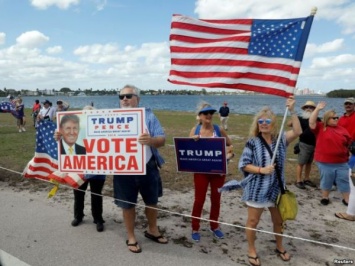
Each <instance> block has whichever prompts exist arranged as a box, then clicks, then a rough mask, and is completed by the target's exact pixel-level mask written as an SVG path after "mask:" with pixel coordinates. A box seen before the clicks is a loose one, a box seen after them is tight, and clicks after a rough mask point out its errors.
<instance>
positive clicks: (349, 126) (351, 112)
mask: <svg viewBox="0 0 355 266" xmlns="http://www.w3.org/2000/svg"><path fill="white" fill-rule="evenodd" d="M344 109H345V113H344V115H343V116H342V117H340V118H339V122H338V125H339V126H342V127H344V128H346V130H347V131H348V132H349V134H350V136H351V138H352V140H353V141H355V99H354V97H351V98H347V99H345V101H344Z"/></svg>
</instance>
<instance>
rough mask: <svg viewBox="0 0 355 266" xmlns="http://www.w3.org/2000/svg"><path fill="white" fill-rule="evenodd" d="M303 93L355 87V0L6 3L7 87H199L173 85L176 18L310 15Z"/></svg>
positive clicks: (1, 71) (3, 55)
mask: <svg viewBox="0 0 355 266" xmlns="http://www.w3.org/2000/svg"><path fill="white" fill-rule="evenodd" d="M313 7H317V13H316V15H315V18H314V21H313V25H312V29H311V32H310V36H309V39H308V44H307V47H306V51H305V55H304V59H303V62H302V66H301V71H300V75H299V77H298V82H297V88H298V89H305V88H309V89H312V90H314V91H316V92H323V93H325V92H328V91H331V90H335V89H355V15H354V14H355V1H353V0H336V1H334V0H308V1H305V0H293V1H285V0H269V1H265V0H248V1H245V0H194V1H193V0H0V17H1V23H0V89H2V90H3V89H4V88H6V89H16V90H21V89H25V90H34V91H35V90H37V89H39V90H42V89H56V90H59V89H61V88H63V87H69V88H70V89H72V90H78V89H81V90H85V89H90V88H92V89H93V90H103V89H107V90H111V89H120V88H122V87H123V86H124V85H125V84H133V85H136V86H137V87H139V88H141V89H143V90H150V89H152V90H158V89H162V90H171V89H179V90H181V89H196V88H195V87H189V86H181V85H174V84H171V83H169V82H168V81H167V79H168V75H169V70H170V51H169V34H170V24H171V18H172V15H173V14H181V15H186V16H190V17H194V18H200V19H231V18H234V19H236V18H258V19H265V18H266V19H270V18H272V19H283V18H296V17H306V16H308V15H310V13H311V10H312V8H313Z"/></svg>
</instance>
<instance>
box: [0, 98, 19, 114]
mask: <svg viewBox="0 0 355 266" xmlns="http://www.w3.org/2000/svg"><path fill="white" fill-rule="evenodd" d="M0 113H11V114H12V115H13V116H14V117H15V118H17V117H18V113H17V111H16V106H15V104H14V103H12V102H1V103H0Z"/></svg>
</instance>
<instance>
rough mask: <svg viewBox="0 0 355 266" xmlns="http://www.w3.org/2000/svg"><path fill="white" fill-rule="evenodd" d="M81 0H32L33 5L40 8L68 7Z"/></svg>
mask: <svg viewBox="0 0 355 266" xmlns="http://www.w3.org/2000/svg"><path fill="white" fill-rule="evenodd" d="M79 3H80V0H31V5H33V6H34V7H36V8H39V9H47V8H49V7H50V6H57V7H58V8H60V9H68V8H69V7H70V6H71V5H78V4H79Z"/></svg>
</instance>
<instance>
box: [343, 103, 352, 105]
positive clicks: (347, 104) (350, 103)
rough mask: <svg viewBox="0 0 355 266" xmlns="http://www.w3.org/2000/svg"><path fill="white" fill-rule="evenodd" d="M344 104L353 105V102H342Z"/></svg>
mask: <svg viewBox="0 0 355 266" xmlns="http://www.w3.org/2000/svg"><path fill="white" fill-rule="evenodd" d="M344 105H353V104H352V103H349V102H347V103H344Z"/></svg>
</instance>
